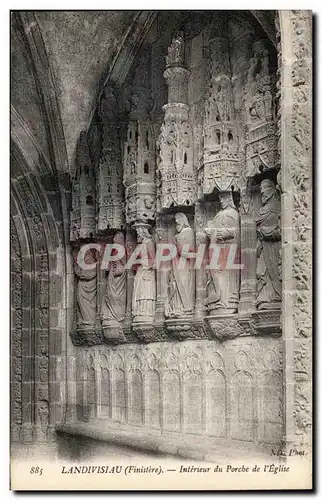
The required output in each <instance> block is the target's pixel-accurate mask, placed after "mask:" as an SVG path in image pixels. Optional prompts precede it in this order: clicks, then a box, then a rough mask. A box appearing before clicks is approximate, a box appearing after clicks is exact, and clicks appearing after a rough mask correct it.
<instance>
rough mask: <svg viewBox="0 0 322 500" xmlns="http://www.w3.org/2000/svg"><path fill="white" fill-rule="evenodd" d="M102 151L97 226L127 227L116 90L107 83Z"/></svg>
mask: <svg viewBox="0 0 322 500" xmlns="http://www.w3.org/2000/svg"><path fill="white" fill-rule="evenodd" d="M100 116H101V120H102V125H103V132H102V134H103V142H102V151H101V156H100V160H99V165H98V172H97V230H98V231H105V230H106V229H122V228H123V227H124V223H125V221H124V188H123V166H122V152H121V138H120V130H119V128H120V116H119V112H118V101H117V98H116V95H115V90H114V88H112V87H109V86H107V87H105V89H104V95H103V98H102V100H101V104H100Z"/></svg>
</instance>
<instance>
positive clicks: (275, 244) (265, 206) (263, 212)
mask: <svg viewBox="0 0 322 500" xmlns="http://www.w3.org/2000/svg"><path fill="white" fill-rule="evenodd" d="M260 189H261V195H262V207H261V208H260V210H259V214H258V215H257V217H256V218H255V223H256V228H257V236H258V243H257V248H256V254H257V259H258V260H257V270H256V275H257V280H258V281H257V297H256V307H257V308H258V309H278V308H280V307H281V300H282V283H281V279H280V275H279V264H280V247H281V243H280V241H281V230H280V200H279V195H278V192H277V190H276V187H275V184H274V182H273V181H271V180H269V179H265V180H263V181H262V183H261V186H260Z"/></svg>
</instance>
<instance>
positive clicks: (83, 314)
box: [75, 264, 97, 328]
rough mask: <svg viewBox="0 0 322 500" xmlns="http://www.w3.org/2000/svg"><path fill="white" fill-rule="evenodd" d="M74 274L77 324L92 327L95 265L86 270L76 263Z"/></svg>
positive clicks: (95, 293)
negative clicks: (75, 277)
mask: <svg viewBox="0 0 322 500" xmlns="http://www.w3.org/2000/svg"><path fill="white" fill-rule="evenodd" d="M75 274H76V276H77V277H78V282H77V289H76V301H77V325H78V326H79V327H84V328H89V327H94V326H95V322H96V297H97V281H96V274H97V271H96V267H95V269H92V270H87V269H82V268H81V267H79V266H78V265H77V264H76V265H75Z"/></svg>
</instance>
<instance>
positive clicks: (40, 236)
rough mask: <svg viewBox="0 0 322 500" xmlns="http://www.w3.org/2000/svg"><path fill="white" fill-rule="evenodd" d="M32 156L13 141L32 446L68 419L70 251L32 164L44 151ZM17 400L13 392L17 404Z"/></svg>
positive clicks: (26, 427) (25, 435) (26, 431)
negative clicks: (65, 314)
mask: <svg viewBox="0 0 322 500" xmlns="http://www.w3.org/2000/svg"><path fill="white" fill-rule="evenodd" d="M29 153H30V154H29V155H27V154H25V152H22V151H21V149H20V148H19V146H18V145H17V144H16V142H15V141H14V140H12V146H11V170H12V175H11V200H12V220H13V223H14V227H15V228H16V233H17V234H18V235H19V239H20V242H21V243H20V248H21V287H22V295H21V298H22V303H21V310H22V321H21V345H22V351H21V359H20V362H21V367H22V368H21V370H22V373H23V374H24V377H23V381H22V401H23V415H22V419H21V425H22V428H23V432H20V436H19V439H20V440H24V441H28V442H31V441H34V440H42V441H43V440H47V438H48V437H49V433H50V432H53V431H54V426H55V424H56V423H61V421H62V419H63V410H64V408H63V404H64V402H63V401H61V400H60V392H61V391H60V387H61V386H63V385H64V379H65V376H64V372H63V369H64V360H63V358H62V348H63V339H64V337H65V335H64V328H62V325H61V324H60V315H61V313H60V310H61V309H63V307H62V306H63V303H62V301H63V297H64V293H62V291H63V290H64V289H65V286H64V282H63V280H62V275H63V274H64V268H65V265H64V262H65V255H64V253H65V247H64V244H63V242H62V238H61V236H60V234H59V233H60V231H59V226H58V225H57V221H56V218H57V215H58V214H57V213H56V214H55V213H54V210H53V209H52V204H51V202H50V201H49V199H48V196H47V193H46V190H45V188H44V186H43V185H42V181H41V179H40V176H39V175H38V173H37V172H35V165H31V164H30V162H31V159H32V158H33V159H35V158H36V157H37V155H38V158H40V156H39V154H38V153H39V152H38V151H35V148H31V149H29ZM27 160H28V161H29V163H28V162H27ZM40 165H41V162H40ZM40 165H37V166H38V167H40ZM45 168H46V167H45ZM56 196H57V195H56ZM58 196H59V194H58ZM58 223H59V221H58ZM12 335H15V332H14V330H13V332H12ZM52 394H56V396H54V397H52ZM15 397H16V395H15V394H14V393H12V400H13V401H15ZM13 404H15V403H13Z"/></svg>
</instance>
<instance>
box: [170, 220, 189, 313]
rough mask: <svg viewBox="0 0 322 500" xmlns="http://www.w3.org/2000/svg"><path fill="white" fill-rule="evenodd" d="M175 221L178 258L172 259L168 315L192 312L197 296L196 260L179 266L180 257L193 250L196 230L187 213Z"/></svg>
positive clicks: (187, 260) (187, 261)
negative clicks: (195, 285) (195, 280)
mask: <svg viewBox="0 0 322 500" xmlns="http://www.w3.org/2000/svg"><path fill="white" fill-rule="evenodd" d="M175 222H176V231H177V234H176V236H175V242H176V246H177V258H176V259H173V261H172V271H171V273H170V287H169V298H168V308H167V309H168V310H167V311H166V315H167V316H168V317H179V316H187V315H190V314H192V312H193V307H194V298H195V290H194V269H193V266H194V261H193V260H191V259H186V261H185V265H184V267H183V268H182V269H180V268H178V264H179V259H180V257H181V258H184V257H185V255H186V254H187V252H189V251H190V252H192V251H193V246H194V232H193V230H192V228H191V227H190V224H189V222H188V219H187V216H186V215H185V214H183V213H178V214H176V215H175Z"/></svg>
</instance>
